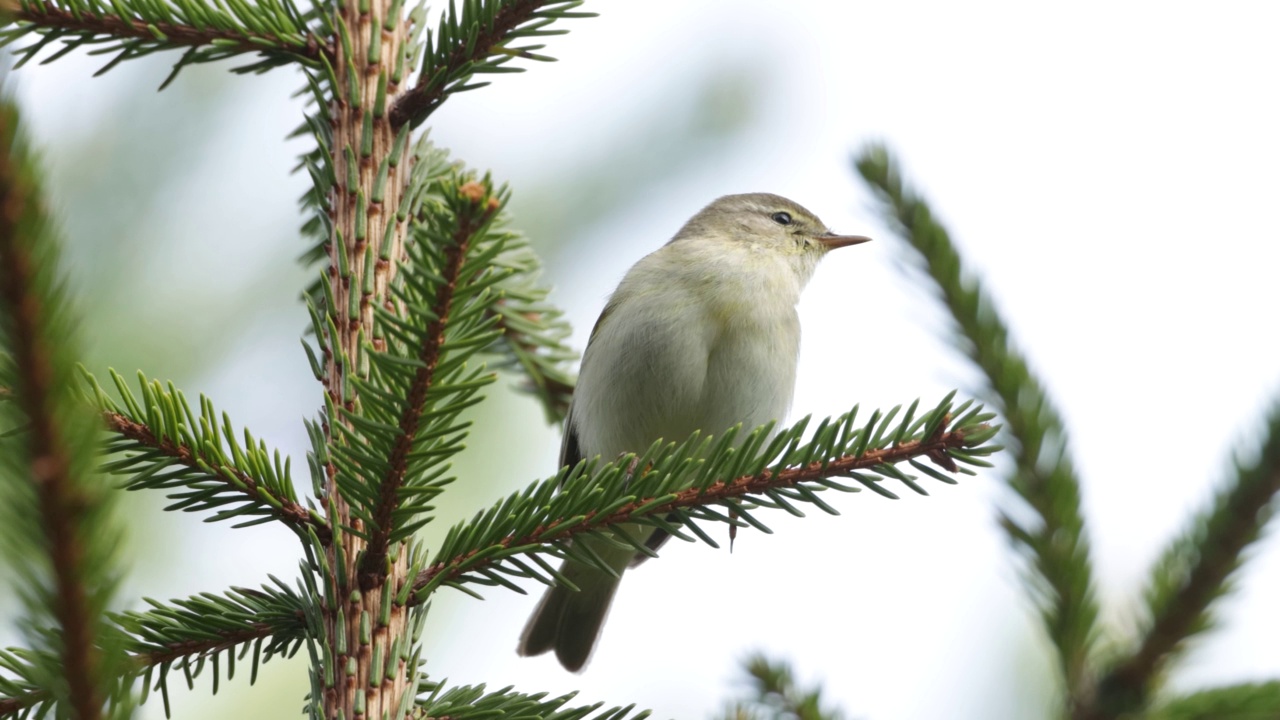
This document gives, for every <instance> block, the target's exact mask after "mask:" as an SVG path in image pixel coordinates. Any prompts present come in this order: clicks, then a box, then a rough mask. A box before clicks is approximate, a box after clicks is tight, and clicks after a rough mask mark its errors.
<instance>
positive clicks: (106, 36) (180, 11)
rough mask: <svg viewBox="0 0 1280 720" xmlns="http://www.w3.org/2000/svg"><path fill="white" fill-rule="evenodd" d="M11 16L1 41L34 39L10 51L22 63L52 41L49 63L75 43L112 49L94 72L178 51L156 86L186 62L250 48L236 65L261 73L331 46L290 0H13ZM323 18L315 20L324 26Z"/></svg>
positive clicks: (316, 62) (315, 60) (312, 62)
mask: <svg viewBox="0 0 1280 720" xmlns="http://www.w3.org/2000/svg"><path fill="white" fill-rule="evenodd" d="M16 5H17V7H16V8H14V9H13V10H12V18H13V21H14V22H13V23H12V25H11V26H10V27H8V28H5V29H3V30H0V47H4V46H9V45H12V44H14V43H16V42H18V41H20V40H23V39H26V38H27V37H28V36H35V37H36V38H37V39H36V40H35V42H33V43H31V44H30V45H28V46H26V47H24V48H21V49H19V50H16V51H14V52H15V54H16V55H17V56H18V57H19V60H18V62H17V67H21V66H22V65H24V64H26V63H27V62H29V61H30V60H32V59H33V58H34V57H36V55H38V54H39V53H40V52H41V51H42V50H44V49H45V48H46V47H49V46H50V45H53V44H54V43H57V42H59V41H61V42H62V48H60V49H59V50H58V51H57V52H55V53H54V54H53V55H51V56H50V57H49V58H47V59H46V60H45V61H44V62H51V61H53V60H56V59H58V58H60V57H62V56H63V55H65V54H67V53H69V52H71V51H73V50H75V49H77V48H80V47H94V46H105V47H98V48H96V49H94V50H93V51H92V52H93V54H114V55H115V57H114V58H113V59H112V60H111V61H110V62H108V63H107V64H106V65H105V66H104V67H103V68H102V69H101V70H99V71H98V74H102V73H104V72H106V71H108V70H110V69H111V68H113V67H115V66H116V65H117V64H119V63H120V62H121V61H123V60H127V59H132V58H136V57H141V56H143V55H147V54H150V53H153V52H157V51H162V50H184V51H185V52H184V54H183V55H182V57H181V58H180V59H179V60H178V62H177V63H175V65H174V69H173V72H172V73H171V74H170V75H169V77H168V78H167V79H166V80H165V81H164V83H163V84H162V85H161V87H162V88H163V87H164V86H167V85H168V84H169V83H170V82H172V80H173V78H174V77H176V76H177V74H178V72H179V71H180V70H181V69H182V68H183V67H185V66H187V65H192V64H195V63H204V62H213V61H216V60H222V59H226V58H230V57H237V56H240V55H246V54H250V53H257V54H259V55H260V56H261V57H262V59H261V61H259V62H256V63H253V64H252V65H249V66H246V67H243V68H239V69H238V70H237V72H262V71H264V70H267V69H269V68H272V67H278V66H281V65H286V64H292V63H302V64H304V65H309V66H312V67H320V66H321V65H322V64H323V63H324V62H325V61H326V60H328V59H331V58H332V56H333V50H332V48H331V47H329V46H328V45H327V44H326V42H325V41H323V40H321V39H320V38H319V36H318V35H317V34H316V32H315V31H313V30H312V29H311V28H310V27H309V26H308V18H320V17H322V15H323V14H316V13H312V14H310V15H307V14H304V13H302V12H301V11H299V9H298V8H297V7H296V6H295V5H294V3H293V0H259V1H258V2H255V3H253V4H246V3H239V2H233V3H221V2H219V3H217V4H210V3H208V2H205V1H204V0H176V1H175V2H137V1H136V0H125V1H123V2H111V1H109V0H17V2H16ZM326 24H327V23H325V22H323V21H322V22H321V26H322V27H323V26H324V25H326Z"/></svg>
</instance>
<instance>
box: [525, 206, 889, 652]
mask: <svg viewBox="0 0 1280 720" xmlns="http://www.w3.org/2000/svg"><path fill="white" fill-rule="evenodd" d="M869 239H870V238H867V237H864V236H860V235H837V234H835V233H833V232H832V231H831V230H830V229H829V228H828V227H827V226H826V225H825V224H823V223H822V221H821V220H819V219H818V217H817V216H816V215H814V214H813V213H811V212H809V211H808V210H806V209H805V208H803V207H801V206H800V205H799V204H797V203H795V202H793V201H791V200H788V199H786V198H784V197H781V196H778V195H773V194H769V193H747V194H741V195H726V196H724V197H721V198H719V199H717V200H715V201H713V202H712V203H710V204H709V205H707V206H706V207H704V208H703V209H702V210H700V211H699V212H698V213H697V214H695V215H694V216H693V217H692V218H690V219H689V220H688V222H686V223H685V224H684V226H683V227H682V228H681V229H680V230H679V232H677V233H676V234H675V236H673V237H672V238H671V240H670V241H668V242H667V243H666V244H665V245H663V246H662V247H661V248H659V249H658V250H656V251H654V252H652V253H650V254H649V255H646V256H645V257H643V258H642V259H640V261H638V262H637V263H636V264H635V265H634V266H633V267H632V268H631V269H630V270H629V271H627V273H626V275H625V276H624V277H623V279H622V282H621V283H620V284H619V285H618V288H617V290H616V291H614V293H613V294H612V295H611V296H610V298H609V300H608V302H607V303H606V304H605V307H604V311H603V312H602V313H601V314H600V319H599V320H598V321H596V324H595V327H594V328H593V329H592V331H591V336H590V339H589V340H588V342H587V348H586V351H585V352H584V353H583V357H582V365H581V369H580V370H579V375H578V381H577V386H576V388H575V390H574V394H573V398H572V400H571V401H570V404H569V410H568V413H567V415H566V418H565V422H564V436H563V441H562V443H561V448H560V466H561V467H565V466H568V467H573V466H575V465H577V464H578V463H579V462H580V461H582V460H584V459H592V458H595V457H599V458H602V459H604V460H605V461H610V460H614V459H616V458H617V457H619V456H621V455H624V454H626V453H643V452H644V451H645V450H646V449H648V448H649V446H650V445H652V444H653V443H654V442H655V441H657V440H659V439H664V440H668V441H682V440H684V439H685V438H687V437H688V436H690V435H691V434H692V433H694V432H695V431H700V432H701V433H702V434H704V435H706V434H715V435H719V434H722V433H723V432H724V431H726V430H727V429H729V428H731V427H733V426H735V425H739V424H741V425H742V426H743V427H744V428H747V429H749V430H750V429H754V428H756V427H759V426H762V425H765V424H767V423H770V422H773V423H777V422H780V421H782V420H783V418H784V417H785V416H786V414H787V411H788V410H789V409H790V405H791V399H792V394H793V392H794V389H795V377H796V362H797V359H798V356H799V351H800V318H799V315H798V314H797V312H796V304H797V303H798V302H799V300H800V293H801V291H802V290H803V289H804V287H805V285H806V284H807V283H808V281H809V279H810V277H812V275H813V273H814V270H815V269H816V268H817V266H818V262H819V261H820V260H821V259H822V258H823V256H825V255H826V254H827V253H828V252H830V251H832V250H834V249H836V248H842V247H847V246H850V245H857V244H860V243H864V242H867V241H868V240H869ZM744 435H745V434H744ZM625 530H626V531H628V533H629V534H632V536H633V537H638V538H643V539H644V540H645V544H646V546H647V547H649V548H650V549H652V550H656V549H657V548H658V547H659V546H660V545H661V544H662V543H663V542H664V541H665V540H666V539H667V534H666V533H665V532H663V531H662V530H658V529H654V528H652V527H648V526H640V525H630V524H629V525H627V526H626V528H625ZM632 531H634V532H632ZM574 542H583V543H588V544H590V550H591V551H593V553H594V554H595V555H596V556H597V557H598V558H600V559H601V560H603V561H604V563H605V564H607V566H608V567H609V568H611V569H612V570H613V572H612V573H610V572H606V571H604V570H602V569H601V568H599V567H596V566H593V565H589V564H586V563H583V562H581V561H577V560H574V559H572V558H569V559H566V560H565V561H564V563H563V565H562V567H561V568H560V572H561V574H562V575H563V576H564V577H565V578H566V579H568V580H569V581H570V582H572V583H573V585H575V586H577V588H578V590H577V591H576V592H575V591H574V590H572V589H571V588H569V587H566V586H564V585H562V584H556V585H553V586H551V587H549V588H548V589H547V590H546V592H545V593H544V594H543V596H542V599H541V601H540V602H539V603H538V605H537V608H536V609H535V610H534V612H533V615H532V616H531V617H530V618H529V621H528V623H527V624H526V626H525V628H524V631H523V632H522V633H521V635H520V641H519V645H518V646H517V648H516V651H517V653H518V654H519V655H521V656H525V657H528V656H535V655H541V654H543V653H547V652H550V651H552V650H554V651H555V655H556V658H557V659H558V660H559V661H560V664H561V665H563V666H564V668H565V669H567V670H569V671H570V672H580V671H582V669H583V668H584V667H585V666H586V664H587V661H588V660H589V659H590V657H591V653H592V651H593V650H594V648H595V646H596V643H597V640H598V638H599V636H600V631H601V629H602V627H603V625H604V621H605V617H606V615H607V614H608V611H609V606H610V604H611V603H612V601H613V597H614V594H615V593H616V591H617V589H618V584H619V582H620V580H621V577H622V574H623V572H624V571H625V570H627V569H628V568H629V567H635V566H636V565H639V564H640V563H642V562H643V561H644V560H645V559H646V558H648V557H649V555H648V554H646V553H642V552H638V551H636V550H635V549H633V548H631V547H630V546H625V544H624V543H613V542H608V541H607V540H603V539H600V538H582V539H578V540H575V541H574Z"/></svg>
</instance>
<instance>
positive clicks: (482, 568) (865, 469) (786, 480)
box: [413, 396, 998, 602]
mask: <svg viewBox="0 0 1280 720" xmlns="http://www.w3.org/2000/svg"><path fill="white" fill-rule="evenodd" d="M970 405H971V403H965V404H963V405H961V406H960V407H958V408H954V411H955V412H956V413H957V414H961V415H962V417H961V419H960V420H959V421H957V422H956V424H955V425H954V426H951V427H948V424H949V421H950V413H951V412H952V411H953V408H952V405H951V396H948V397H947V398H946V399H945V400H944V401H943V402H942V403H941V404H939V406H938V407H936V408H935V409H933V410H932V411H930V412H927V413H924V414H923V415H921V416H919V417H918V418H917V417H916V416H915V413H914V411H915V408H916V405H915V404H913V405H912V406H911V409H910V410H908V412H907V414H906V416H905V417H904V418H903V419H902V421H901V422H900V423H898V424H897V425H892V421H893V420H894V418H895V417H896V415H897V413H898V412H899V411H900V410H901V407H898V408H894V409H893V410H892V411H890V412H889V413H887V414H885V415H882V414H881V413H879V412H878V411H877V412H875V413H873V414H872V416H871V417H870V419H869V421H868V422H867V424H866V425H865V426H859V425H857V424H856V423H857V409H856V408H855V409H854V410H853V411H852V412H849V413H846V414H845V415H842V416H840V417H839V418H837V419H834V420H832V419H830V418H829V419H827V420H824V421H823V422H822V423H821V424H820V425H819V427H818V428H817V430H816V431H815V433H814V436H813V438H812V439H811V440H810V441H809V442H802V441H801V438H802V435H803V434H804V432H805V429H806V427H807V425H808V419H807V418H806V419H805V420H802V421H801V422H799V423H797V424H795V425H793V426H792V427H790V428H788V429H786V430H784V431H783V432H781V433H779V434H778V435H777V436H776V437H775V438H774V439H773V440H772V441H771V442H768V443H767V444H766V439H767V438H768V431H769V429H770V428H769V426H765V427H762V428H757V429H756V430H755V431H754V432H752V433H751V434H750V435H748V436H747V437H746V439H745V440H744V441H743V442H742V443H740V444H736V443H735V441H736V438H737V432H736V431H730V432H728V433H726V434H725V435H724V436H723V437H721V438H719V439H718V440H717V439H713V438H702V437H700V436H699V435H697V434H695V435H694V436H693V437H691V438H689V439H688V440H686V441H685V442H683V443H680V444H678V445H677V444H674V443H671V444H666V445H664V444H662V443H661V442H659V443H655V444H654V446H653V447H651V448H650V449H649V451H648V452H647V453H645V454H643V455H641V456H639V457H636V456H633V455H628V456H624V457H622V458H620V459H618V460H617V461H615V462H612V463H608V464H606V465H604V466H603V467H601V468H599V469H598V470H593V469H592V468H590V467H589V466H588V464H587V463H583V464H580V465H579V466H578V467H576V468H564V469H562V470H561V472H560V473H558V474H557V475H556V476H555V477H552V478H550V479H547V480H544V481H542V482H540V483H536V484H534V485H532V486H530V487H529V488H527V489H526V490H524V491H523V492H521V493H517V494H514V495H511V496H509V497H508V498H506V499H505V500H503V501H501V502H499V503H498V504H496V505H494V506H492V507H491V508H490V509H489V510H487V511H485V512H483V513H480V514H478V515H477V516H476V517H475V518H474V519H473V520H471V521H470V522H467V523H462V524H459V525H457V526H455V527H454V528H453V529H452V530H450V532H449V533H448V535H447V536H446V538H445V540H444V542H443V543H442V545H441V548H440V549H439V550H438V551H437V553H436V557H437V558H441V559H439V560H437V561H436V562H435V563H433V564H432V565H430V566H428V567H427V568H425V569H424V570H423V571H422V572H421V573H419V574H418V576H417V579H416V581H415V582H414V587H413V598H414V601H415V602H422V601H424V600H425V599H426V598H427V597H428V596H429V595H430V594H431V593H432V592H434V591H435V590H436V589H438V588H439V587H442V586H450V587H455V588H458V589H464V588H463V586H464V585H465V584H470V583H476V584H481V585H502V586H505V587H509V588H513V589H517V590H518V591H519V589H518V587H517V586H515V585H514V584H513V583H512V582H511V581H510V580H509V579H507V577H504V576H510V577H516V578H524V577H533V578H536V579H538V580H540V581H542V582H544V583H552V582H554V581H555V580H557V579H558V578H556V577H555V576H556V573H555V572H554V571H553V570H552V569H551V568H550V566H549V565H547V564H546V563H545V562H544V561H543V560H542V559H541V558H540V557H539V556H541V555H549V556H553V557H557V558H562V557H564V556H566V555H572V556H574V557H578V558H581V559H583V560H584V561H585V562H589V563H592V564H597V563H598V561H597V560H595V559H593V558H590V557H588V556H586V555H584V554H582V553H581V552H580V551H577V550H575V548H574V546H573V544H572V543H571V540H572V539H573V538H574V537H576V536H579V535H584V534H592V535H596V536H602V537H603V535H602V534H601V533H602V532H603V531H605V530H614V531H616V530H617V529H618V527H619V526H620V525H624V524H628V523H634V524H641V525H648V526H651V527H658V528H661V529H663V530H665V531H667V532H669V533H671V534H672V535H675V536H676V537H679V538H681V539H684V540H693V538H694V537H696V538H698V539H700V540H702V541H703V542H706V543H707V544H709V545H711V546H713V547H718V544H717V543H716V542H715V541H714V540H713V539H712V538H711V536H710V535H708V534H707V533H706V532H705V531H703V530H702V529H701V528H700V527H699V523H705V522H713V523H714V522H722V523H727V524H729V525H730V526H751V527H755V528H757V529H760V530H762V531H763V532H770V531H769V529H768V527H767V526H765V525H764V524H763V523H762V522H761V521H760V520H758V519H757V518H756V517H755V516H754V515H753V513H754V511H755V510H757V509H760V508H764V509H781V510H785V511H786V512H789V513H791V514H797V515H803V514H804V513H803V512H802V511H801V510H800V509H799V507H798V506H801V505H805V504H811V505H814V506H815V507H817V508H818V509H820V510H822V511H824V512H827V513H830V514H838V512H837V511H836V510H835V508H833V507H832V506H831V505H829V504H828V503H827V502H825V501H824V500H823V499H822V498H821V497H820V496H819V493H820V492H822V491H823V490H827V489H833V490H837V491H841V492H858V491H859V489H860V488H857V487H851V486H847V485H843V484H841V483H839V482H836V481H835V478H851V479H853V480H855V481H857V482H858V483H859V484H860V485H862V486H863V487H865V488H867V489H869V490H872V491H873V492H875V493H876V494H878V495H881V496H883V497H888V498H894V499H896V497H897V496H896V495H895V494H894V493H892V492H891V491H890V490H888V489H887V488H884V487H883V486H882V483H883V482H884V481H885V480H886V479H888V480H894V481H897V482H901V483H902V484H903V485H905V486H906V487H908V488H909V489H911V490H912V491H914V492H916V493H919V494H922V495H924V494H927V492H926V491H925V490H924V489H923V488H922V487H921V486H920V485H918V484H917V483H916V482H915V481H916V479H917V478H916V476H913V475H908V474H907V473H905V472H903V471H902V470H901V469H899V468H898V467H897V464H898V463H902V462H910V463H911V465H912V466H913V467H914V468H915V469H917V470H919V471H921V472H923V473H924V474H926V475H928V476H930V477H932V478H934V479H937V480H940V481H942V482H946V483H954V482H955V481H954V479H952V478H951V477H950V476H948V475H945V474H943V473H942V472H939V471H938V470H936V469H933V468H930V467H928V466H926V465H923V464H921V463H920V462H919V461H918V460H917V459H918V458H931V459H935V460H936V461H937V462H940V463H941V464H942V465H943V466H947V465H949V464H951V461H953V460H958V461H959V462H961V463H966V464H973V465H980V466H987V463H986V462H985V461H983V460H981V459H980V458H981V457H983V456H985V455H988V454H990V453H993V452H995V451H996V450H997V449H998V448H997V447H996V446H993V445H990V444H988V441H989V440H990V439H991V438H992V436H993V435H994V434H995V432H996V429H995V428H991V427H989V426H988V425H986V424H985V423H986V421H988V420H990V419H991V417H992V416H991V415H989V414H986V413H983V412H982V410H981V408H980V407H979V408H974V407H970ZM631 468H644V470H642V471H640V472H638V473H632V472H630V469H631ZM954 472H962V473H966V474H971V473H972V471H969V470H968V469H967V468H958V467H957V468H955V470H954ZM717 508H721V509H717ZM686 530H687V531H688V533H686V532H684V531H686ZM622 535H623V540H624V541H625V542H628V543H630V544H631V545H633V546H634V547H635V549H636V550H638V551H640V550H641V547H642V544H640V543H638V542H637V541H635V540H634V538H630V539H629V538H627V537H626V535H625V533H624V534H622ZM520 556H528V557H529V558H530V559H531V560H532V561H533V562H534V563H535V564H537V565H538V566H539V567H540V568H541V570H536V569H534V567H533V566H532V565H530V564H528V563H526V562H524V561H523V560H521V559H520ZM521 592H522V591H521Z"/></svg>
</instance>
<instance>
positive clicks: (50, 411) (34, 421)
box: [0, 98, 127, 720]
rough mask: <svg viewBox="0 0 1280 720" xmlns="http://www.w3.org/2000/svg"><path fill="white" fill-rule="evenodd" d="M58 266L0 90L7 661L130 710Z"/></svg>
mask: <svg viewBox="0 0 1280 720" xmlns="http://www.w3.org/2000/svg"><path fill="white" fill-rule="evenodd" d="M57 275H58V268H57V240H56V238H55V237H54V233H53V231H52V228H51V227H50V226H49V222H48V220H47V218H46V217H45V214H44V208H43V200H42V198H41V197H40V192H39V187H38V180H37V175H36V168H35V164H34V162H33V161H32V160H31V158H30V157H29V155H28V151H27V148H26V143H25V138H23V137H22V135H21V133H20V132H19V128H18V113H17V110H16V108H15V107H14V106H13V104H12V102H11V101H10V100H8V99H7V98H5V99H0V346H3V347H4V348H5V349H6V350H7V352H6V353H4V358H3V362H0V386H3V387H6V388H9V389H10V390H11V391H12V396H13V400H14V402H12V403H4V404H3V406H0V436H2V437H3V439H4V442H3V444H2V445H0V549H2V550H3V552H4V554H5V555H6V556H7V557H8V558H10V559H11V561H12V563H13V565H14V570H15V572H16V574H17V576H18V578H19V582H18V583H17V586H18V590H19V597H20V598H21V599H22V601H23V604H24V605H25V609H26V615H25V617H24V618H22V619H21V620H20V621H19V625H20V627H22V628H23V630H24V632H25V634H26V635H27V637H28V638H29V639H30V641H31V644H32V647H33V649H32V650H31V651H29V652H26V653H23V654H21V655H19V656H13V655H6V658H5V662H4V663H3V665H4V666H6V667H7V669H9V670H10V672H13V671H14V667H12V666H13V665H14V664H15V663H14V662H10V661H12V660H14V659H15V658H18V659H21V660H25V661H26V662H27V665H26V667H25V669H23V670H22V671H20V672H18V673H17V674H18V675H19V676H21V677H22V678H25V679H26V680H27V681H29V683H30V685H31V688H30V690H29V691H27V692H24V693H23V694H24V695H25V696H29V697H34V698H35V701H37V702H39V701H41V699H43V700H44V701H48V702H54V703H56V704H57V705H58V706H59V707H60V708H63V709H62V710H61V712H64V713H66V714H74V715H76V716H77V717H79V718H84V719H85V720H91V719H93V718H101V717H104V714H109V715H110V716H113V717H114V716H122V715H124V714H126V713H127V707H124V706H123V705H127V702H125V701H126V700H127V698H121V697H120V695H119V693H118V692H117V691H116V689H115V688H114V687H113V680H114V675H115V673H116V671H117V667H118V664H119V662H120V653H119V652H117V649H116V648H115V642H114V640H113V638H112V637H111V633H110V631H109V629H108V628H106V627H105V626H104V622H103V616H104V613H105V609H106V605H107V603H108V601H109V600H110V597H111V595H112V593H113V591H114V588H115V577H114V573H113V569H114V563H113V562H112V560H113V558H112V549H113V548H114V546H115V545H116V540H117V537H116V536H117V532H116V530H115V528H114V526H113V525H112V523H111V522H110V516H109V513H110V498H109V497H108V495H107V494H106V493H105V492H104V491H103V489H102V488H101V486H100V484H99V483H97V482H96V481H95V479H94V478H92V477H91V476H92V466H93V460H94V457H93V454H94V453H93V448H94V433H95V429H94V424H93V417H92V415H91V414H90V413H89V412H88V409H87V408H85V407H83V406H82V405H81V404H80V403H79V402H78V401H77V399H76V398H75V397H74V396H73V394H72V393H71V390H70V388H71V387H72V384H71V383H72V377H73V374H74V371H75V365H74V363H75V360H74V357H73V356H72V352H73V349H74V348H75V344H76V343H75V337H74V335H75V333H74V332H72V327H73V321H72V320H71V318H70V311H69V308H68V305H69V301H68V298H67V297H66V296H65V293H64V289H63V285H62V283H61V282H60V280H59V279H58V277H57ZM19 665H20V664H19ZM10 682H11V681H10V680H8V679H6V680H5V681H4V683H3V684H5V685H7V684H9V683H10Z"/></svg>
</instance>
